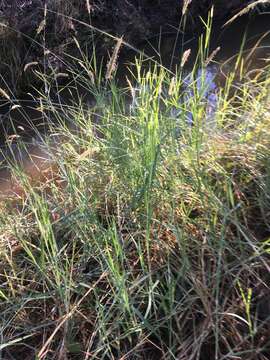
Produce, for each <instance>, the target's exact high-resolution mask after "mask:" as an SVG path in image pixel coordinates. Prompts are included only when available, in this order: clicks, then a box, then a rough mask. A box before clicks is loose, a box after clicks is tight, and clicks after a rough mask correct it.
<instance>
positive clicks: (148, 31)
mask: <svg viewBox="0 0 270 360" xmlns="http://www.w3.org/2000/svg"><path fill="white" fill-rule="evenodd" d="M183 2H185V3H188V10H187V28H188V29H189V30H190V31H196V30H197V29H198V24H199V23H200V21H198V16H205V15H206V14H207V12H208V11H209V9H210V8H211V7H212V6H213V5H214V8H215V18H222V19H224V18H226V17H228V16H232V15H233V14H235V13H236V12H237V11H239V10H241V9H242V8H243V7H245V6H246V5H247V4H249V3H250V2H252V1H250V0H191V1H189V0H13V1H10V0H0V22H1V23H2V24H5V26H3V25H2V26H0V48H1V53H2V54H1V58H2V63H1V65H0V74H1V75H2V76H3V75H4V76H5V79H4V80H5V81H6V82H7V84H8V86H9V87H10V89H11V90H12V91H13V92H14V93H16V94H17V93H18V92H19V91H20V89H21V88H22V87H25V86H27V85H28V84H29V83H32V84H33V82H34V79H33V78H34V77H33V71H34V69H36V67H38V66H42V70H43V71H44V68H46V67H47V68H53V69H54V70H56V71H58V72H59V71H60V72H61V71H62V70H63V62H62V60H61V59H63V57H64V54H65V53H66V52H69V53H70V52H74V51H76V49H77V47H76V44H75V42H74V40H73V39H74V37H75V38H77V39H78V40H79V42H80V44H83V45H87V46H88V48H89V42H93V41H95V43H96V44H97V51H98V53H100V54H102V55H105V56H106V55H107V53H108V49H109V50H110V49H111V48H112V47H113V46H114V41H113V40H112V39H109V38H108V37H104V36H99V35H100V32H96V31H93V28H92V26H94V27H95V28H97V29H100V30H102V31H105V32H108V33H110V34H113V35H116V36H123V37H124V39H125V41H126V42H128V43H130V44H132V45H134V46H136V44H139V43H141V42H142V41H144V40H145V39H149V38H151V37H152V36H154V35H156V34H159V33H160V31H161V29H162V32H166V31H167V32H173V31H175V30H176V29H177V28H178V26H179V23H180V20H181V16H182V9H183ZM45 5H46V9H47V10H46V11H45V10H44V7H45ZM85 24H88V25H90V26H86V25H85ZM44 48H45V49H46V51H45V53H46V56H44ZM48 50H49V51H48ZM77 50H78V49H77ZM26 64H31V66H30V67H28V66H27V69H28V70H27V71H26V70H25V67H26ZM41 64H42V65H41ZM5 81H4V82H5ZM1 85H2V84H1ZM5 88H6V86H5Z"/></svg>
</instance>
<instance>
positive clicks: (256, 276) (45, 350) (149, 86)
mask: <svg viewBox="0 0 270 360" xmlns="http://www.w3.org/2000/svg"><path fill="white" fill-rule="evenodd" d="M208 25H210V24H208ZM208 28H209V29H210V27H209V26H208ZM208 31H209V30H208ZM205 41H206V42H209V33H208V34H207V36H206V40H205ZM201 44H203V42H202V43H201ZM207 59H209V54H208V46H207V44H206V46H201V52H200V56H199V57H198V61H197V63H196V64H195V66H194V70H193V73H192V75H191V76H189V77H188V79H189V80H188V83H187V79H186V76H185V74H184V72H183V71H182V70H181V71H179V73H177V74H175V76H174V77H172V75H171V72H170V71H167V70H166V69H164V67H159V66H158V65H155V66H154V67H152V68H151V69H150V68H149V69H146V70H145V68H143V67H142V63H141V62H140V61H139V60H138V61H137V62H136V66H135V70H134V71H133V73H132V74H131V75H130V77H129V81H128V84H129V85H128V87H127V88H126V89H125V88H124V89H123V88H120V87H119V86H118V85H117V83H116V82H115V81H114V80H113V79H111V80H110V81H109V79H107V81H106V86H105V85H104V83H103V82H102V80H101V78H100V76H98V80H97V79H96V78H95V74H96V73H97V71H96V64H95V62H93V63H87V61H86V59H85V62H84V69H87V71H85V75H84V74H83V73H80V78H79V81H80V83H81V85H82V86H83V87H84V88H86V87H87V89H88V91H89V94H91V96H92V97H93V98H94V100H95V106H94V107H93V108H90V109H89V108H88V109H85V108H84V107H83V106H82V104H75V106H69V107H66V106H63V107H62V108H61V109H60V111H59V110H58V109H57V108H55V107H54V104H53V103H49V105H50V109H51V110H54V113H55V114H57V116H58V118H59V121H58V125H57V126H53V125H51V126H52V129H51V133H52V134H58V135H59V137H60V138H61V143H60V144H59V147H58V148H57V149H55V148H53V150H52V154H51V157H52V158H53V160H52V161H53V164H54V169H53V175H54V176H52V177H50V179H49V181H42V182H39V183H35V184H33V183H31V181H29V178H28V177H27V176H25V175H24V174H23V172H22V170H21V169H20V168H18V167H14V166H12V169H11V171H12V172H13V174H14V177H15V178H17V179H18V181H20V183H21V186H22V187H23V189H24V196H22V197H21V198H20V199H18V200H17V202H16V205H15V206H14V202H12V203H9V201H8V200H7V201H6V202H2V203H1V207H2V210H1V213H0V217H1V221H0V226H1V258H0V269H1V270H0V297H1V304H0V307H1V314H2V318H1V345H0V350H1V352H2V353H1V355H2V357H3V358H10V359H21V358H22V356H24V357H27V356H30V358H38V359H68V358H72V359H135V358H140V359H202V360H203V359H209V358H211V359H232V358H235V359H237V358H239V359H241V358H245V359H250V360H251V359H267V358H268V357H269V353H270V352H269V345H270V344H269V339H268V336H267V335H268V331H269V286H268V285H269V236H270V162H269V159H270V157H269V155H270V150H269V149H270V137H269V131H270V122H269V73H268V69H267V68H266V69H265V72H264V77H262V78H261V79H259V80H258V79H256V83H255V82H254V81H252V80H248V79H247V80H246V81H245V82H244V83H243V84H242V85H239V86H238V88H237V90H234V92H233V93H232V92H231V89H232V86H235V85H232V84H233V82H232V78H233V77H234V75H232V76H229V77H228V81H227V85H226V86H225V87H224V88H223V89H220V91H219V92H218V94H217V105H216V106H217V108H216V109H215V113H214V114H212V117H211V118H209V114H208V110H207V107H208V105H209V104H208V102H207V100H206V99H205V89H206V87H207V81H206V69H205V66H204V65H205V62H206V61H207ZM211 61H212V60H211ZM198 67H200V68H201V69H203V70H202V71H201V79H200V86H198V79H197V78H196V73H197V70H196V69H198ZM87 74H91V79H90V80H89V78H88V77H87ZM75 75H76V74H75ZM84 76H85V77H84ZM76 78H78V77H76ZM190 94H192V96H190ZM229 94H230V96H229ZM191 117H192V123H191V122H190V121H189V120H190V118H191ZM65 119H68V120H69V122H70V123H71V124H72V126H66V121H65ZM59 124H60V125H59ZM213 125H214V127H213Z"/></svg>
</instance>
